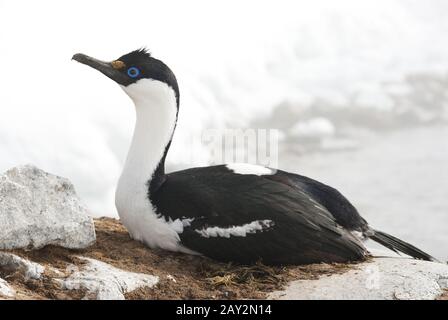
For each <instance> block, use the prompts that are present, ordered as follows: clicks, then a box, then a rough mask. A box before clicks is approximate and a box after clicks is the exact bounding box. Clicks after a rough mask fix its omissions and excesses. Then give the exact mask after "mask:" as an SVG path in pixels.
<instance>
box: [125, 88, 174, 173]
mask: <svg viewBox="0 0 448 320" xmlns="http://www.w3.org/2000/svg"><path fill="white" fill-rule="evenodd" d="M123 90H124V91H125V92H126V93H127V94H128V95H129V97H131V99H132V100H133V101H134V104H135V111H136V123H135V129H134V135H133V138H132V143H131V147H130V149H129V152H128V156H127V159H126V163H125V166H124V169H123V173H122V178H123V176H126V177H129V178H132V179H133V180H134V181H137V180H139V181H144V182H148V180H150V179H151V177H152V175H153V174H154V171H155V169H156V168H157V165H158V164H159V162H160V160H161V159H162V156H163V154H164V152H165V148H166V146H167V145H168V143H169V142H170V140H171V137H172V135H173V131H174V126H175V124H176V113H177V106H176V96H175V93H174V90H173V89H172V88H171V87H169V86H168V85H167V84H165V83H163V82H160V81H156V80H150V79H142V80H139V81H138V82H137V83H134V84H131V85H129V86H127V87H123Z"/></svg>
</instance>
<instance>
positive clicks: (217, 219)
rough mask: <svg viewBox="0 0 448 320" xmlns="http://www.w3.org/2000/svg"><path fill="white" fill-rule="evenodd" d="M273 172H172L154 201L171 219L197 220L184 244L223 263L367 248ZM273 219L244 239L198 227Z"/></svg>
mask: <svg viewBox="0 0 448 320" xmlns="http://www.w3.org/2000/svg"><path fill="white" fill-rule="evenodd" d="M267 177H271V178H272V176H256V175H241V174H235V173H233V172H232V171H230V170H228V169H227V168H226V167H225V166H214V167H204V168H194V169H189V170H184V171H179V172H175V173H171V174H168V175H167V177H166V181H165V183H164V184H163V185H162V186H161V187H160V188H159V189H158V190H157V191H156V192H154V193H150V197H151V201H152V203H153V204H154V206H155V207H156V208H157V210H158V212H159V213H160V214H163V215H164V216H165V217H167V218H168V217H169V218H171V219H173V220H175V219H182V218H195V219H194V220H193V222H192V223H191V225H190V227H186V228H185V229H184V232H183V233H181V234H180V238H181V241H182V243H183V245H185V246H186V247H188V248H190V249H192V250H195V251H197V252H199V253H202V254H204V255H206V256H209V257H211V258H214V259H217V260H221V261H235V262H240V263H253V262H256V261H259V260H262V261H263V262H264V263H267V264H305V263H314V262H343V261H349V260H359V259H362V258H364V257H365V255H366V250H365V248H364V246H363V245H362V244H361V242H360V241H359V240H358V239H356V238H355V237H354V236H352V235H351V233H350V232H349V231H347V230H345V229H344V228H342V227H341V226H340V225H338V223H337V221H336V219H335V218H334V216H333V215H332V214H331V213H330V212H328V210H327V209H326V208H325V207H324V206H322V205H320V204H319V203H318V202H317V201H316V200H315V199H313V198H311V197H310V195H309V194H307V193H305V192H303V191H302V190H300V189H298V188H297V187H294V186H290V185H287V184H284V183H281V182H278V181H275V180H273V179H270V178H267ZM255 220H272V221H273V222H274V226H272V227H271V228H269V229H268V230H263V231H259V232H256V233H252V234H248V235H246V237H237V236H230V237H229V238H224V237H209V238H205V237H203V236H201V235H200V234H199V233H198V232H197V231H196V230H200V229H202V228H207V227H214V226H218V227H223V228H226V227H231V226H238V225H244V224H247V223H250V222H253V221H255Z"/></svg>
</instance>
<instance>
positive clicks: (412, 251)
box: [369, 230, 437, 261]
mask: <svg viewBox="0 0 448 320" xmlns="http://www.w3.org/2000/svg"><path fill="white" fill-rule="evenodd" d="M369 238H370V239H372V240H374V241H376V242H378V243H379V244H381V245H383V246H385V247H386V248H389V249H390V250H392V251H395V252H397V253H398V252H402V253H404V254H407V255H409V256H411V257H413V258H415V259H420V260H426V261H437V259H435V258H434V257H432V256H430V255H429V254H427V253H426V252H423V251H422V250H420V249H418V248H416V247H414V246H413V245H411V244H409V243H407V242H405V241H403V240H400V239H398V238H396V237H394V236H391V235H390V234H387V233H385V232H382V231H378V230H373V234H372V235H370V236H369Z"/></svg>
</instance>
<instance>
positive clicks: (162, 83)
mask: <svg viewBox="0 0 448 320" xmlns="http://www.w3.org/2000/svg"><path fill="white" fill-rule="evenodd" d="M74 59H75V60H77V61H79V62H82V63H85V64H88V65H90V66H92V67H94V68H96V69H98V70H100V71H101V72H102V73H104V74H106V75H107V76H108V77H110V78H112V79H113V80H115V81H116V82H118V83H119V84H120V85H121V86H122V88H123V90H124V91H125V92H126V93H127V94H128V95H129V96H130V97H131V99H132V100H133V102H134V104H135V107H136V115H137V117H136V125H135V130H134V136H133V139H132V143H131V147H130V150H129V153H128V157H127V160H126V163H125V166H124V169H123V173H122V175H121V178H120V181H119V183H118V187H117V191H116V207H117V210H118V213H119V215H120V218H121V220H122V222H123V224H124V225H125V226H126V228H127V229H128V231H129V233H130V235H131V236H132V237H133V238H134V239H136V240H139V241H142V242H144V243H145V244H147V245H148V246H149V247H152V248H161V249H166V250H171V251H180V252H184V253H190V254H202V255H205V256H208V257H210V258H214V259H217V260H220V261H233V262H238V263H255V262H257V261H261V262H264V263H267V264H307V263H315V262H344V261H355V260H362V259H364V258H365V257H366V256H368V254H369V253H368V251H367V250H366V248H365V247H364V245H363V243H362V239H363V238H364V237H371V238H372V239H373V240H376V241H378V242H380V243H381V244H383V245H385V246H387V247H388V248H390V249H393V250H399V251H402V252H405V253H407V254H410V255H412V256H414V257H417V258H421V259H426V260H431V259H432V257H431V256H429V255H427V254H426V253H424V252H422V251H420V250H418V249H417V248H415V247H413V246H411V245H409V244H407V243H405V242H403V241H401V240H399V239H397V238H394V237H392V236H390V235H387V234H385V233H382V232H378V231H375V230H373V229H371V228H370V227H369V226H368V224H367V222H366V221H365V220H364V219H363V218H362V217H361V216H360V215H359V213H358V212H357V210H356V209H355V207H354V206H353V205H351V203H350V202H349V201H348V200H347V199H346V198H345V197H344V196H342V195H341V194H340V193H339V192H338V191H337V190H335V189H334V188H331V187H329V186H327V185H325V184H322V183H320V182H318V181H315V180H312V179H310V178H307V177H304V176H300V175H296V174H292V173H288V172H285V171H281V170H275V169H272V168H265V167H261V166H256V165H249V164H228V165H219V166H212V167H200V168H192V169H187V170H183V171H178V172H173V173H168V174H166V173H165V158H166V156H167V153H168V150H169V147H170V144H171V140H172V137H173V133H174V130H175V126H176V122H177V115H178V111H179V89H178V86H177V81H176V79H175V77H174V74H173V73H172V72H171V70H170V69H169V68H168V67H167V66H166V65H165V64H163V63H162V62H161V61H159V60H156V59H154V58H152V57H151V56H150V55H149V54H148V53H146V52H143V51H134V52H131V53H129V54H127V55H125V56H122V57H121V58H120V59H119V60H117V61H114V62H112V63H110V64H109V65H108V64H107V63H104V62H100V61H98V60H95V59H93V58H90V57H87V56H85V55H75V56H74ZM126 73H127V76H128V78H127V77H126ZM134 76H135V77H134Z"/></svg>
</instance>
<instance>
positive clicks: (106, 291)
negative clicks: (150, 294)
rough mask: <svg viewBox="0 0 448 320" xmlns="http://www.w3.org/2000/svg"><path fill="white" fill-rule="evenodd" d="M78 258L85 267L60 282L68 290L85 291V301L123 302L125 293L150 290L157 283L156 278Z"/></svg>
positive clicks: (157, 279)
mask: <svg viewBox="0 0 448 320" xmlns="http://www.w3.org/2000/svg"><path fill="white" fill-rule="evenodd" d="M79 258H80V259H83V260H85V261H87V262H88V263H87V265H86V266H84V267H83V269H82V270H81V271H74V272H73V273H72V274H71V275H70V276H69V277H68V278H67V279H65V280H60V282H61V283H62V286H63V288H65V289H68V290H79V289H84V290H87V295H86V297H85V298H86V299H88V298H91V297H92V296H93V298H94V299H98V300H124V299H125V297H124V294H125V293H128V292H131V291H133V290H135V289H138V288H141V287H149V288H152V287H153V286H154V285H156V284H157V283H158V282H159V278H158V277H156V276H152V275H148V274H143V273H134V272H128V271H124V270H120V269H117V268H115V267H113V266H111V265H109V264H107V263H104V262H101V261H98V260H95V259H90V258H84V257H79ZM73 267H74V268H76V267H75V266H73Z"/></svg>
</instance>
